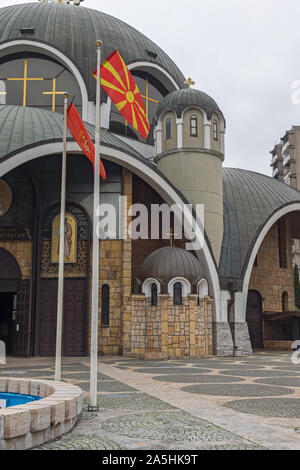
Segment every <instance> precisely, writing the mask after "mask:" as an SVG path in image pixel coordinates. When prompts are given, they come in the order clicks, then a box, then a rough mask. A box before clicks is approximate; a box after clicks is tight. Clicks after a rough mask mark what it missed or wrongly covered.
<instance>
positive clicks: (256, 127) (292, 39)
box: [0, 0, 300, 174]
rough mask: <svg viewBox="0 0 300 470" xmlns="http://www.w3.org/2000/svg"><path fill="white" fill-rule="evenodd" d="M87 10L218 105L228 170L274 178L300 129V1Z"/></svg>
mask: <svg viewBox="0 0 300 470" xmlns="http://www.w3.org/2000/svg"><path fill="white" fill-rule="evenodd" d="M36 1H37V0H36ZM22 3H31V2H30V1H28V2H27V1H26V0H21V1H18V0H0V6H1V7H2V6H6V5H14V4H22ZM83 5H84V6H81V7H80V8H84V7H90V8H94V9H97V10H102V11H104V12H105V13H108V14H111V15H113V16H116V17H117V18H120V19H122V20H123V21H126V22H127V23H129V24H130V25H131V26H134V27H135V28H136V29H138V30H139V31H141V32H143V33H144V34H145V35H146V36H148V37H149V38H150V39H152V40H153V41H154V42H156V43H157V44H158V45H159V46H160V47H161V48H162V49H163V50H164V51H165V52H166V53H167V54H168V55H169V56H170V57H171V58H172V59H173V60H174V61H175V63H176V64H177V65H178V67H179V68H180V69H181V71H182V72H183V74H184V75H185V76H186V77H188V76H191V77H192V79H193V80H194V81H195V82H196V88H199V89H200V90H202V91H205V92H206V93H208V94H210V95H211V96H212V97H213V98H214V99H215V100H216V101H217V103H218V104H219V106H220V108H221V109H222V111H223V113H224V116H225V118H226V121H227V133H226V157H225V165H226V166H230V167H238V168H247V169H251V170H254V171H260V172H263V173H266V174H270V171H271V170H270V155H269V151H270V150H271V149H272V148H273V146H274V144H275V143H277V142H278V141H279V140H280V137H282V136H283V134H284V132H285V131H286V130H287V129H289V128H290V127H291V126H292V125H300V104H298V105H297V104H293V103H292V99H291V97H292V92H293V90H292V83H293V82H294V81H296V80H300V60H299V59H300V56H299V45H300V27H299V18H300V2H299V1H298V0H225V1H224V0H206V1H204V0H189V1H186V2H183V1H182V0H172V1H171V0H164V1H162V0H151V2H148V3H146V2H141V1H140V0H139V1H138V0H129V1H124V0H113V1H111V2H107V1H105V2H100V1H99V0H85V1H84V3H83ZM146 5H147V7H146ZM299 83H300V82H299ZM299 88H300V85H299Z"/></svg>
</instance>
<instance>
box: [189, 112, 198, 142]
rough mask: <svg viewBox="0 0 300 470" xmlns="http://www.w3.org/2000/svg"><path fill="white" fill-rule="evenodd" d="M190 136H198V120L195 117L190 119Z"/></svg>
mask: <svg viewBox="0 0 300 470" xmlns="http://www.w3.org/2000/svg"><path fill="white" fill-rule="evenodd" d="M190 135H191V137H197V136H198V120H197V116H191V117H190Z"/></svg>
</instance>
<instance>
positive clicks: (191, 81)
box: [184, 77, 195, 88]
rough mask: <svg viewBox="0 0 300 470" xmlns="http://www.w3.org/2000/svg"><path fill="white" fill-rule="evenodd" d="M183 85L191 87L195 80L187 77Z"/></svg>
mask: <svg viewBox="0 0 300 470" xmlns="http://www.w3.org/2000/svg"><path fill="white" fill-rule="evenodd" d="M184 84H185V85H187V86H188V87H189V88H191V87H192V86H193V85H195V82H194V81H193V80H192V79H191V77H189V78H188V79H187V80H186V81H185V82H184Z"/></svg>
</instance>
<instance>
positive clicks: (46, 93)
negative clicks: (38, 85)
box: [43, 78, 65, 112]
mask: <svg viewBox="0 0 300 470" xmlns="http://www.w3.org/2000/svg"><path fill="white" fill-rule="evenodd" d="M64 93H65V92H64V91H56V78H53V85H52V91H44V92H43V95H52V111H53V112H55V105H56V95H63V94H64Z"/></svg>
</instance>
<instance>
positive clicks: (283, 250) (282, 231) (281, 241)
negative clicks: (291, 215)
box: [278, 220, 287, 268]
mask: <svg viewBox="0 0 300 470" xmlns="http://www.w3.org/2000/svg"><path fill="white" fill-rule="evenodd" d="M278 251H279V266H280V267H281V268H287V246H286V226H285V220H279V221H278Z"/></svg>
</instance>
